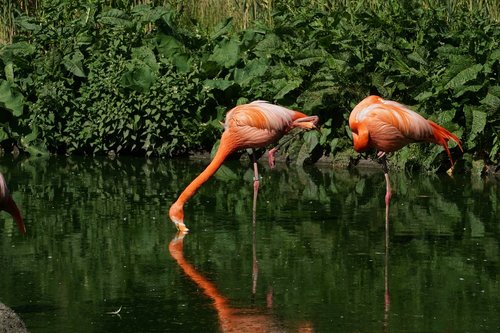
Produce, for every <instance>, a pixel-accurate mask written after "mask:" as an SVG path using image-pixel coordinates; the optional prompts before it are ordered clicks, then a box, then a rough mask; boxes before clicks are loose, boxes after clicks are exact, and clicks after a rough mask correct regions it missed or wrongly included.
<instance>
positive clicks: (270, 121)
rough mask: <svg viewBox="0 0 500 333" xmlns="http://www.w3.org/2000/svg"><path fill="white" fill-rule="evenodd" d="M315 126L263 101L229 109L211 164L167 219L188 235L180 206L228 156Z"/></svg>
mask: <svg viewBox="0 0 500 333" xmlns="http://www.w3.org/2000/svg"><path fill="white" fill-rule="evenodd" d="M317 123H318V117H317V116H307V115H305V114H303V113H301V112H298V111H293V110H290V109H287V108H285V107H282V106H278V105H274V104H271V103H268V102H265V101H254V102H252V103H249V104H244V105H239V106H236V107H234V108H233V109H231V110H230V111H229V112H228V113H227V114H226V120H225V122H224V132H223V133H222V136H221V140H220V145H219V149H218V150H217V153H216V154H215V156H214V158H213V160H212V161H211V162H210V164H209V165H208V166H207V167H206V168H205V170H204V171H203V172H202V173H200V174H199V175H198V177H196V178H195V179H194V180H193V181H192V182H191V183H190V184H189V185H188V186H187V187H186V188H185V189H184V191H183V192H182V193H181V194H180V196H179V198H178V199H177V201H175V202H174V203H173V204H172V206H171V207H170V210H169V217H170V219H171V220H172V221H173V222H174V224H175V225H176V227H177V229H179V231H182V232H187V231H188V229H187V227H186V225H185V224H184V204H185V203H186V202H187V201H188V200H189V198H191V197H192V196H193V195H194V194H195V193H196V191H197V190H198V189H199V188H200V187H201V185H203V183H205V182H206V181H207V180H208V179H209V178H210V177H212V175H213V174H214V173H215V172H216V171H217V170H218V169H219V167H220V166H221V165H222V163H223V162H224V160H225V159H226V158H227V156H228V155H230V154H231V153H233V152H235V151H237V150H240V149H247V148H262V147H266V146H267V145H269V144H271V143H273V142H277V141H278V140H279V139H280V138H281V137H283V135H285V134H287V133H288V132H289V131H290V130H292V129H293V128H296V127H298V128H302V129H305V130H310V129H315V128H316V124H317ZM254 168H256V165H255V166H254ZM256 173H257V172H256ZM256 181H258V180H256ZM257 184H258V183H257ZM257 187H258V186H257Z"/></svg>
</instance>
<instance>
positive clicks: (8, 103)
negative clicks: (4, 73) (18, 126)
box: [0, 81, 24, 117]
mask: <svg viewBox="0 0 500 333" xmlns="http://www.w3.org/2000/svg"><path fill="white" fill-rule="evenodd" d="M0 107H3V108H5V109H7V110H9V111H10V112H12V114H13V115H14V116H16V117H20V116H21V115H22V114H23V107H24V96H23V94H21V93H20V92H19V91H18V90H17V89H15V88H14V87H13V86H12V83H10V82H8V81H1V83H0Z"/></svg>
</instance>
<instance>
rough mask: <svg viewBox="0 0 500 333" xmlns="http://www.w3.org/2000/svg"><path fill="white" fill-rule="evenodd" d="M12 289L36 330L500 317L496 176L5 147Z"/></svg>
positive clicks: (388, 323)
mask: <svg viewBox="0 0 500 333" xmlns="http://www.w3.org/2000/svg"><path fill="white" fill-rule="evenodd" d="M0 162H1V163H0V166H1V171H2V172H3V173H4V175H5V178H6V180H7V182H8V184H9V187H10V189H11V191H12V193H13V197H14V200H15V201H16V202H17V203H18V205H19V207H20V209H21V210H22V212H23V214H24V216H25V223H26V227H27V230H28V231H27V234H26V235H21V234H20V233H19V231H18V230H17V228H16V225H15V223H14V222H13V220H12V218H11V217H10V216H9V215H8V214H6V213H5V212H2V213H1V215H0V260H1V263H2V270H1V273H0V274H1V279H0V301H1V302H3V303H5V304H6V305H7V306H9V307H10V308H12V309H13V310H14V311H15V312H16V313H17V314H18V315H19V316H20V317H21V318H22V320H23V321H24V322H25V324H26V326H27V328H28V330H29V331H30V332H35V333H36V332H121V333H125V332H218V331H222V330H225V331H234V332H245V331H250V332H262V331H266V330H267V331H271V332H297V331H302V332H499V331H500V316H499V315H498V314H499V313H500V261H499V260H500V246H499V245H500V218H499V217H498V216H499V213H500V210H499V208H500V203H499V201H500V195H499V192H500V187H499V182H500V181H499V179H498V178H485V179H481V178H479V177H474V176H471V175H454V176H453V177H450V176H448V175H446V174H442V175H441V174H439V175H436V174H427V173H413V174H409V173H401V172H400V173H398V172H393V173H392V174H391V177H392V178H391V179H392V185H393V190H394V195H393V199H392V202H391V207H390V211H389V215H388V220H389V230H388V234H387V236H388V242H387V243H386V230H385V219H386V215H385V213H386V211H385V204H384V195H385V183H384V176H383V173H382V172H381V170H380V169H379V168H376V169H354V170H337V169H332V168H331V167H327V166H307V167H304V168H302V167H297V166H295V165H293V164H291V165H288V166H286V165H278V166H277V168H276V169H274V170H270V169H269V168H268V167H267V166H266V165H264V163H262V164H261V173H262V182H261V188H260V191H259V196H258V199H257V202H256V211H255V214H253V212H252V204H253V203H252V196H253V186H252V177H253V173H252V170H251V168H250V166H249V164H248V163H246V162H240V161H228V162H227V163H226V164H225V166H224V168H223V169H221V170H220V172H218V173H217V174H216V176H215V177H214V178H213V179H211V180H209V181H208V182H207V183H206V184H205V185H204V186H203V187H202V188H201V189H200V191H199V192H198V194H197V195H195V196H194V197H193V198H192V199H191V200H190V201H189V202H188V204H187V205H186V207H185V216H186V219H185V222H186V224H187V226H188V227H189V228H190V229H191V232H190V233H189V234H188V235H186V236H185V237H184V238H183V239H182V238H180V237H176V231H175V228H174V227H173V225H172V224H171V222H170V221H169V219H168V216H167V211H168V207H169V205H170V204H171V203H172V202H173V201H174V200H175V199H176V197H177V195H178V194H179V193H180V191H181V190H182V189H183V188H184V187H185V186H186V185H187V184H188V183H189V181H190V180H191V179H192V178H194V177H195V176H196V175H197V174H198V173H199V172H200V171H201V170H202V169H203V167H204V166H205V164H206V163H207V162H206V161H201V160H200V161H197V160H194V161H193V160H191V161H188V160H177V161H166V160H144V159H134V158H119V159H114V160H113V159H96V158H61V157H59V158H38V159H35V158H31V159H27V160H18V161H12V160H11V159H5V158H4V159H2V160H1V161H0Z"/></svg>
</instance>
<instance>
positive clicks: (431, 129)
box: [349, 95, 463, 209]
mask: <svg viewBox="0 0 500 333" xmlns="http://www.w3.org/2000/svg"><path fill="white" fill-rule="evenodd" d="M349 127H350V128H351V131H352V138H353V142H354V150H356V151H357V152H364V151H366V150H367V149H369V148H375V149H376V150H377V151H378V153H377V156H378V157H379V158H380V159H381V163H382V168H383V170H384V176H385V181H386V195H385V204H386V208H387V209H388V207H389V202H390V199H391V196H392V189H391V184H390V180H389V170H388V168H387V158H386V153H390V152H393V151H396V150H399V149H401V148H402V147H404V146H406V145H407V144H409V143H413V142H431V143H435V144H438V145H441V146H443V147H444V149H445V150H446V153H447V154H448V157H449V158H450V162H451V170H453V166H454V163H453V158H452V157H451V153H450V150H449V149H448V141H449V140H450V139H451V140H453V141H455V142H456V143H457V145H458V146H459V147H460V150H462V152H463V149H462V145H461V142H460V139H459V138H458V137H457V136H456V135H454V134H453V133H451V132H450V131H448V130H446V129H445V128H443V127H441V126H439V125H438V124H436V123H434V122H432V121H430V120H427V119H425V118H424V117H422V116H420V115H419V114H418V113H416V112H414V111H412V110H410V109H409V108H408V107H406V106H404V105H402V104H400V103H398V102H394V101H389V100H385V99H382V98H381V97H379V96H374V95H372V96H368V97H366V98H365V99H364V100H362V101H361V102H360V103H359V104H358V105H356V107H354V109H353V110H352V112H351V115H350V116H349Z"/></svg>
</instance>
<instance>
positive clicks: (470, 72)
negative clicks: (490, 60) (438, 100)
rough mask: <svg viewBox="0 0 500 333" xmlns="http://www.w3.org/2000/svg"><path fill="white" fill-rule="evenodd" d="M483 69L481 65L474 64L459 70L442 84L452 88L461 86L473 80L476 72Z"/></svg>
mask: <svg viewBox="0 0 500 333" xmlns="http://www.w3.org/2000/svg"><path fill="white" fill-rule="evenodd" d="M482 69H483V65H481V64H475V65H472V66H470V67H468V68H466V69H464V70H462V71H460V72H459V73H458V74H457V75H456V76H455V77H453V78H452V79H451V80H450V81H448V83H447V84H446V85H445V86H444V87H445V89H454V88H459V87H461V86H463V85H464V84H465V83H467V82H469V81H471V80H475V79H476V77H477V74H478V73H479V72H480V71H481V70H482Z"/></svg>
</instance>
